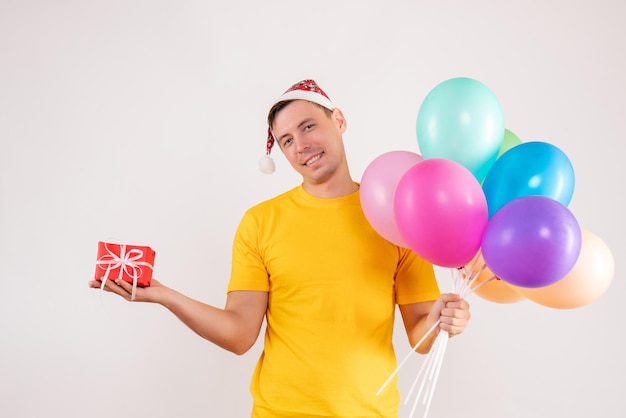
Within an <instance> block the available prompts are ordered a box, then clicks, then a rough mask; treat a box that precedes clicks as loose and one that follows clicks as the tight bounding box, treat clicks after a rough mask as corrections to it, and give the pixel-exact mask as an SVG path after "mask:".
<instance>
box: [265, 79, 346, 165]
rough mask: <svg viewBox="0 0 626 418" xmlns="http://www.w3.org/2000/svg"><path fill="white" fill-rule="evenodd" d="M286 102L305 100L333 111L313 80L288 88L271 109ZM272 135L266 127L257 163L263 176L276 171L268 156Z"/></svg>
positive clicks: (331, 105)
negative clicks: (265, 136) (263, 150)
mask: <svg viewBox="0 0 626 418" xmlns="http://www.w3.org/2000/svg"><path fill="white" fill-rule="evenodd" d="M287 100H307V101H309V102H313V103H317V104H318V105H320V106H324V107H325V108H327V109H329V110H333V109H334V108H335V106H334V105H333V103H332V102H331V101H330V99H329V98H328V95H326V93H324V90H322V89H321V88H320V86H318V85H317V83H316V82H315V81H314V80H311V79H308V80H302V81H299V82H297V83H296V84H294V85H293V86H291V87H289V88H288V89H287V91H285V92H284V93H283V94H282V95H281V96H280V97H278V99H276V100H275V101H274V103H273V104H272V106H271V107H273V106H274V105H275V104H276V103H279V102H284V101H287ZM275 140H276V139H275V138H274V134H273V133H272V129H271V127H269V126H268V127H267V141H266V142H265V155H264V156H263V157H261V160H260V161H259V168H260V170H261V171H262V172H263V173H265V174H272V173H273V172H274V171H275V170H276V165H275V164H274V160H272V157H271V156H270V153H271V152H272V147H273V146H274V141H275Z"/></svg>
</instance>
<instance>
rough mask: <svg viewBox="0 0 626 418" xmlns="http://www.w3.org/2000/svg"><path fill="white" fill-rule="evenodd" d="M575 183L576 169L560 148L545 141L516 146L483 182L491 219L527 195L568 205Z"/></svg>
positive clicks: (507, 152)
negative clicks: (511, 203)
mask: <svg viewBox="0 0 626 418" xmlns="http://www.w3.org/2000/svg"><path fill="white" fill-rule="evenodd" d="M574 180H575V179H574V167H573V166H572V163H571V161H570V160H569V158H568V157H567V155H565V153H564V152H563V151H561V149H559V148H558V147H556V146H554V145H552V144H549V143H547V142H541V141H534V142H525V143H522V144H519V145H516V146H514V147H512V148H511V149H509V150H508V151H506V152H505V153H504V154H502V155H501V156H500V157H499V158H498V159H497V160H496V162H495V163H494V164H493V166H492V167H491V169H490V170H489V172H488V173H487V176H486V177H485V181H483V192H484V193H485V197H486V198H487V208H488V211H489V218H491V216H493V215H494V214H495V213H496V212H497V211H498V210H499V209H500V208H501V207H503V206H504V205H506V204H507V203H509V202H511V201H513V200H515V199H517V198H519V197H525V196H544V197H548V198H551V199H553V200H556V201H558V202H560V203H561V204H563V205H564V206H567V205H569V202H570V201H571V199H572V195H573V194H574Z"/></svg>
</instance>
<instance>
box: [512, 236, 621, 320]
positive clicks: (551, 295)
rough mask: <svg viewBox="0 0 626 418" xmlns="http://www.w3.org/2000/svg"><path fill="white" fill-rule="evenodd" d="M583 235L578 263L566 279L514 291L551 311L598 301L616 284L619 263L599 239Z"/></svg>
mask: <svg viewBox="0 0 626 418" xmlns="http://www.w3.org/2000/svg"><path fill="white" fill-rule="evenodd" d="M581 233H582V242H581V244H582V245H581V249H580V255H579V256H578V260H577V261H576V264H574V267H572V269H571V270H570V271H569V273H567V274H566V275H565V276H564V277H563V278H562V279H560V280H559V281H557V282H556V283H553V284H551V285H548V286H545V287H537V288H522V287H516V286H512V287H514V288H515V290H516V291H518V292H519V293H521V294H522V295H524V296H526V297H527V298H528V299H530V300H532V301H533V302H536V303H538V304H540V305H544V306H547V307H549V308H558V309H572V308H580V307H581V306H585V305H588V304H590V303H591V302H594V301H595V300H597V299H598V298H599V297H600V296H602V295H603V294H604V293H605V292H606V290H607V289H608V288H609V286H610V285H611V282H612V281H613V276H614V275H615V260H614V259H613V254H612V253H611V249H610V248H609V247H608V245H606V243H605V242H604V241H602V239H601V238H600V237H599V236H597V235H596V234H594V233H593V232H591V231H588V230H585V229H581Z"/></svg>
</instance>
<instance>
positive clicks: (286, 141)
mask: <svg viewBox="0 0 626 418" xmlns="http://www.w3.org/2000/svg"><path fill="white" fill-rule="evenodd" d="M292 142H293V138H286V139H285V140H284V141H283V147H286V146H287V145H289V144H291V143H292Z"/></svg>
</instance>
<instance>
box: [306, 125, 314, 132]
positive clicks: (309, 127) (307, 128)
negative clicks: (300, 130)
mask: <svg viewBox="0 0 626 418" xmlns="http://www.w3.org/2000/svg"><path fill="white" fill-rule="evenodd" d="M314 126H315V125H313V124H312V123H311V124H309V125H306V126H305V127H304V131H305V132H306V131H308V130H310V129H313V127H314Z"/></svg>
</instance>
